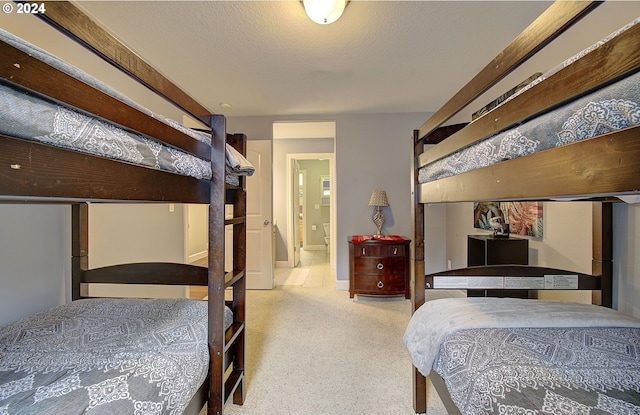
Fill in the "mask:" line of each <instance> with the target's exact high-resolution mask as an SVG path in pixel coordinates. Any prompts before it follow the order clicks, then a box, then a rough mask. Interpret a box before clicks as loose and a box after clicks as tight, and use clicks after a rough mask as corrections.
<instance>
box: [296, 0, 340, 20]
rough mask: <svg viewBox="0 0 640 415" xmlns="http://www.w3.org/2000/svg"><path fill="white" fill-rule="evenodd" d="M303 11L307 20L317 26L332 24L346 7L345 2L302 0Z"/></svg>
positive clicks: (336, 0)
mask: <svg viewBox="0 0 640 415" xmlns="http://www.w3.org/2000/svg"><path fill="white" fill-rule="evenodd" d="M302 4H303V5H304V10H305V11H306V12H307V16H309V19H311V20H313V21H314V22H315V23H318V24H329V23H333V22H335V21H336V20H338V19H339V18H340V16H342V12H344V8H345V7H346V6H347V1H346V0H303V1H302Z"/></svg>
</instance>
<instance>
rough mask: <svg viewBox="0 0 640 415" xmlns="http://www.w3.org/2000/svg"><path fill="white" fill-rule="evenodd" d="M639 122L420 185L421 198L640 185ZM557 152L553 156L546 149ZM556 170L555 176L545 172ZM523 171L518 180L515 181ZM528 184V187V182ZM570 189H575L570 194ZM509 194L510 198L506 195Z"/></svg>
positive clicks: (527, 196)
mask: <svg viewBox="0 0 640 415" xmlns="http://www.w3.org/2000/svg"><path fill="white" fill-rule="evenodd" d="M639 135H640V126H636V127H631V128H627V129H624V130H620V131H615V132H612V133H609V134H605V135H602V136H599V137H594V138H590V139H587V140H583V141H580V142H576V143H573V144H568V145H565V146H562V147H557V148H554V149H551V150H546V151H542V152H539V153H535V154H531V155H529V156H527V157H521V158H516V159H513V160H508V161H503V162H500V163H498V164H495V165H493V166H490V167H485V168H481V169H477V170H473V171H471V172H467V173H463V174H459V175H456V176H451V177H447V178H444V179H440V180H436V181H433V182H428V183H424V184H421V185H418V200H419V202H420V203H438V202H475V201H485V200H489V201H503V200H549V199H553V198H554V197H558V195H562V196H564V197H565V198H567V199H568V198H570V197H575V198H578V197H584V196H585V195H589V196H590V197H597V196H598V195H599V194H600V195H605V194H609V195H612V194H616V193H617V194H625V193H634V192H637V191H639V190H640V164H639V163H638V162H637V161H638V160H640V140H638V136H639ZM550 151H553V158H549V157H546V154H547V153H548V152H550ZM545 170H546V171H553V173H554V174H553V175H548V174H547V175H545V174H541V172H544V171H545ZM514 172H518V177H517V180H513V178H514V175H513V174H514ZM523 183H526V186H524V185H523ZM567 189H571V190H572V192H573V193H572V194H567ZM505 194H508V195H510V197H509V199H505V197H504V195H505Z"/></svg>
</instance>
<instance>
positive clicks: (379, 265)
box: [376, 262, 384, 269]
mask: <svg viewBox="0 0 640 415" xmlns="http://www.w3.org/2000/svg"><path fill="white" fill-rule="evenodd" d="M376 268H378V269H382V268H384V265H382V262H379V263H378V265H376Z"/></svg>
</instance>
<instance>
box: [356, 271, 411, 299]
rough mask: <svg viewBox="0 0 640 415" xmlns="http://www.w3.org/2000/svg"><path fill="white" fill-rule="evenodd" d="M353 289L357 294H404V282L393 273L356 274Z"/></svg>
mask: <svg viewBox="0 0 640 415" xmlns="http://www.w3.org/2000/svg"><path fill="white" fill-rule="evenodd" d="M354 283H355V290H356V291H357V293H358V294H371V295H404V293H405V282H404V279H403V278H398V276H395V275H381V276H377V275H357V276H356V277H355V281H354Z"/></svg>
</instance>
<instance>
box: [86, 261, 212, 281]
mask: <svg viewBox="0 0 640 415" xmlns="http://www.w3.org/2000/svg"><path fill="white" fill-rule="evenodd" d="M82 282H84V283H108V284H157V285H199V286H205V285H207V268H205V267H200V266H197V265H189V264H179V263H167V262H146V263H132V264H118V265H111V266H107V267H101V268H94V269H90V270H88V271H86V272H85V273H84V276H83V278H82Z"/></svg>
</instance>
